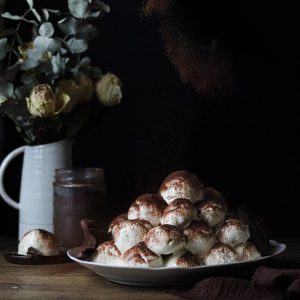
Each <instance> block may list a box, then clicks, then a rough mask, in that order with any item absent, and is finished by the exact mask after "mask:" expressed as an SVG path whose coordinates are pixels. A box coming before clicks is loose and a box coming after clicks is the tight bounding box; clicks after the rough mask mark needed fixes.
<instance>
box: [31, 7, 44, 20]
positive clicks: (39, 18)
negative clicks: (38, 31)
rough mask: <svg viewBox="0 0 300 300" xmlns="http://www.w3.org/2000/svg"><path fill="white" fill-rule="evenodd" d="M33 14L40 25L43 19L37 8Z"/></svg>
mask: <svg viewBox="0 0 300 300" xmlns="http://www.w3.org/2000/svg"><path fill="white" fill-rule="evenodd" d="M31 11H32V13H33V14H34V16H35V17H36V19H37V20H38V22H39V23H41V22H42V17H41V15H40V14H39V13H38V12H37V10H36V9H35V8H33V9H32V10H31Z"/></svg>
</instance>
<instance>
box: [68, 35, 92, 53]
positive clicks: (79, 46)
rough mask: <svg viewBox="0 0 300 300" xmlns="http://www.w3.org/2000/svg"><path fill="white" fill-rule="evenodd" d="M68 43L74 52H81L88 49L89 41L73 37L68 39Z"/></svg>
mask: <svg viewBox="0 0 300 300" xmlns="http://www.w3.org/2000/svg"><path fill="white" fill-rule="evenodd" d="M68 45H69V48H70V50H71V51H72V53H75V54H80V53H83V52H85V51H86V50H87V49H88V42H87V41H86V40H79V39H76V38H71V39H69V40H68Z"/></svg>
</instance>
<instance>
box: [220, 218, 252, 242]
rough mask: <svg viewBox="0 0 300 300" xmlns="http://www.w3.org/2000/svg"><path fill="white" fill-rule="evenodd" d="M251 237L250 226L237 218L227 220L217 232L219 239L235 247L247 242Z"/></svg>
mask: <svg viewBox="0 0 300 300" xmlns="http://www.w3.org/2000/svg"><path fill="white" fill-rule="evenodd" d="M249 237H250V231H249V226H248V225H247V224H246V223H244V222H242V221H240V220H237V219H228V220H226V221H225V224H224V225H223V226H222V227H221V228H220V229H219V230H218V232H217V239H218V241H219V242H220V243H222V244H225V245H228V246H230V247H233V248H234V247H235V246H237V245H238V244H242V243H245V242H247V240H248V239H249Z"/></svg>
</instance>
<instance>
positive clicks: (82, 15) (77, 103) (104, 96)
mask: <svg viewBox="0 0 300 300" xmlns="http://www.w3.org/2000/svg"><path fill="white" fill-rule="evenodd" d="M26 1H27V4H28V9H27V11H25V12H24V13H23V14H22V15H14V14H12V13H10V12H5V13H3V14H2V17H3V18H5V19H9V22H10V23H12V22H13V21H15V22H16V26H15V28H8V29H6V30H4V31H2V32H0V60H1V63H2V66H3V68H2V70H1V71H0V112H1V113H2V114H3V115H7V116H8V117H9V118H10V119H12V120H13V121H14V123H15V125H16V128H17V130H18V131H19V133H20V134H21V135H22V137H23V138H24V140H25V141H26V143H27V144H29V145H40V144H44V143H51V142H55V141H58V140H62V139H65V138H70V137H73V136H75V135H76V134H77V132H78V131H79V130H80V129H81V128H82V127H83V125H84V124H85V123H86V122H87V121H88V120H90V119H91V118H93V117H94V116H95V115H96V113H97V112H98V111H99V109H101V106H103V105H104V106H112V105H115V104H118V103H120V101H121V98H122V90H121V82H120V80H119V78H118V77H117V76H115V75H114V74H112V73H106V74H102V72H101V70H100V68H99V67H97V66H93V65H92V64H91V60H90V59H89V58H88V57H86V56H83V54H84V52H86V51H87V50H88V45H89V41H90V40H92V39H94V38H96V36H97V34H98V32H97V28H96V26H95V25H93V23H94V22H95V21H97V20H98V19H100V18H102V17H103V16H104V15H105V14H107V13H109V11H110V7H109V6H108V5H106V4H105V3H103V2H102V1H99V0H68V10H67V11H66V12H62V11H59V10H53V9H48V8H41V7H38V8H37V7H35V6H34V3H33V0H26ZM22 26H30V27H31V31H32V38H30V39H29V40H23V37H22V36H21V35H22V34H20V29H21V27H22Z"/></svg>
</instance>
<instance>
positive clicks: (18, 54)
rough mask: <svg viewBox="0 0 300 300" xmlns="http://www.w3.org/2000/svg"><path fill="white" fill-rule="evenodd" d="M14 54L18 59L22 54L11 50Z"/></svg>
mask: <svg viewBox="0 0 300 300" xmlns="http://www.w3.org/2000/svg"><path fill="white" fill-rule="evenodd" d="M11 51H12V53H13V54H14V55H15V56H16V57H18V58H19V57H20V53H19V52H18V51H16V50H15V49H14V48H12V49H11Z"/></svg>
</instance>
